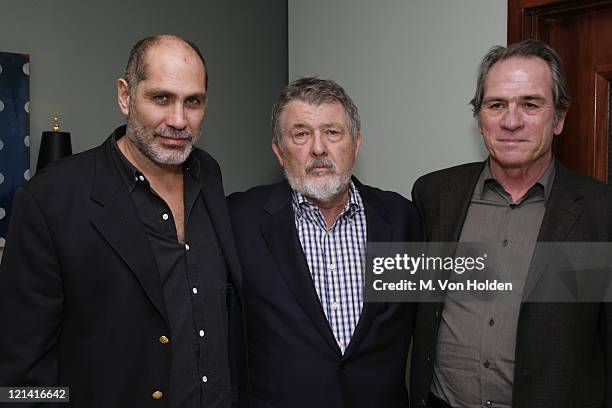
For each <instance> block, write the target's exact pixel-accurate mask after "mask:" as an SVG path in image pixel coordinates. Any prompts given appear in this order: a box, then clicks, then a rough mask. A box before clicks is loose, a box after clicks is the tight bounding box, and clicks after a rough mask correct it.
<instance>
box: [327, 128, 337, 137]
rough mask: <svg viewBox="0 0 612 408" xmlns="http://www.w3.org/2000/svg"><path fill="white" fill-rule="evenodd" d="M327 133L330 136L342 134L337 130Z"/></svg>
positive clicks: (330, 130)
mask: <svg viewBox="0 0 612 408" xmlns="http://www.w3.org/2000/svg"><path fill="white" fill-rule="evenodd" d="M327 133H328V134H330V135H332V136H337V135H339V134H340V132H339V131H337V130H336V129H329V130H328V131H327Z"/></svg>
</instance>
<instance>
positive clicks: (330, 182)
mask: <svg viewBox="0 0 612 408" xmlns="http://www.w3.org/2000/svg"><path fill="white" fill-rule="evenodd" d="M315 168H317V169H320V168H326V169H328V170H329V171H330V172H331V174H328V175H326V176H316V175H312V174H310V172H311V171H312V170H314V169H315ZM305 173H306V175H305V176H304V177H299V176H294V175H293V174H291V173H290V172H288V171H287V170H285V177H287V181H288V182H289V185H290V186H291V188H292V189H294V190H295V191H297V192H298V193H300V194H302V195H303V196H305V197H307V198H312V199H315V200H317V201H321V202H329V201H331V200H332V199H333V198H335V197H337V196H338V195H339V194H341V193H342V192H344V191H345V190H346V189H347V188H348V186H349V183H350V181H351V174H350V173H351V172H350V170H349V172H347V174H338V173H336V164H335V163H334V162H333V161H332V160H330V159H327V158H324V157H321V158H316V159H313V160H312V161H311V162H310V163H308V165H307V166H306V169H305Z"/></svg>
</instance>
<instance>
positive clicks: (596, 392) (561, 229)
mask: <svg viewBox="0 0 612 408" xmlns="http://www.w3.org/2000/svg"><path fill="white" fill-rule="evenodd" d="M555 165H556V166H557V167H556V176H555V179H554V182H553V186H552V190H551V195H550V198H549V202H548V204H547V206H546V211H545V214H544V218H543V221H542V225H541V228H540V232H539V236H538V241H541V242H595V241H597V242H603V241H610V238H611V228H610V217H609V213H610V209H611V207H610V204H611V202H610V198H609V197H610V195H609V190H608V189H607V187H606V186H605V185H604V184H602V183H599V182H597V181H595V180H594V179H592V178H589V177H586V176H583V175H580V174H578V173H575V172H573V171H570V170H568V169H567V168H565V167H563V166H562V165H560V164H559V163H558V162H556V163H555ZM483 166H484V163H471V164H466V165H462V166H457V167H452V168H450V169H446V170H441V171H437V172H434V173H431V174H428V175H425V176H423V177H421V178H419V179H418V180H417V181H416V183H415V185H414V188H413V191H412V197H413V199H414V202H415V204H416V205H417V207H418V208H419V210H420V212H421V216H422V218H423V223H424V226H425V234H426V238H427V240H428V241H433V242H435V241H441V242H456V241H458V240H459V236H460V234H461V229H462V227H463V222H464V221H465V217H466V214H467V210H468V206H469V203H470V199H471V197H472V193H473V191H474V187H475V185H476V182H477V180H478V177H479V175H480V173H481V171H482V169H483ZM541 273H542V271H541V270H538V269H535V270H534V269H533V268H532V269H531V270H530V271H529V274H528V277H527V283H526V288H527V287H529V284H530V283H531V282H534V281H537V279H538V277H539V274H541ZM442 308H443V304H442V303H423V304H420V305H419V308H418V313H417V319H416V326H415V335H414V348H413V355H412V367H411V379H410V393H411V394H410V395H411V398H410V400H411V403H412V406H413V407H419V406H425V401H426V399H427V395H428V393H429V387H430V384H431V379H432V371H433V366H432V362H433V360H434V358H435V351H436V339H437V331H438V326H439V322H440V317H441V314H442ZM516 336H517V339H516V352H515V371H514V385H513V390H512V406H513V407H517V408H524V407H529V408H539V407H541V408H550V407H555V408H564V407H568V408H569V407H603V406H605V407H612V378H611V376H610V370H611V369H612V307H611V305H610V304H607V303H523V304H522V305H521V310H520V314H519V322H518V331H517V335H516Z"/></svg>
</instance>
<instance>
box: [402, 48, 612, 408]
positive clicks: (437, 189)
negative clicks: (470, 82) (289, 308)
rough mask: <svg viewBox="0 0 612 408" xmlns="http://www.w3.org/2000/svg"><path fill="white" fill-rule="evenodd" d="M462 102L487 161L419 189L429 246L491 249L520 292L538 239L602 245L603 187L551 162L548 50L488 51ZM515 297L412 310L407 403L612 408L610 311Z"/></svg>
mask: <svg viewBox="0 0 612 408" xmlns="http://www.w3.org/2000/svg"><path fill="white" fill-rule="evenodd" d="M471 104H472V106H473V108H474V115H475V117H476V119H477V122H478V127H479V129H480V132H481V134H482V136H483V139H484V143H485V145H486V148H487V150H488V152H489V158H488V159H487V160H486V161H485V162H481V163H471V164H465V165H461V166H456V167H452V168H449V169H445V170H440V171H437V172H434V173H431V174H428V175H426V176H423V177H421V178H420V179H419V180H417V182H416V183H415V185H414V189H413V199H414V202H415V204H416V205H417V207H418V208H419V210H420V211H421V215H422V217H423V221H424V226H425V234H426V238H427V240H428V241H434V242H493V243H499V244H500V245H499V246H500V248H501V250H500V256H501V257H502V258H503V259H504V260H507V262H505V263H504V267H505V268H506V269H507V273H508V276H511V277H512V278H513V280H514V281H515V282H516V283H517V284H518V285H517V287H520V288H523V287H524V285H525V283H526V282H528V278H530V279H532V278H534V277H537V276H538V273H540V272H541V271H539V270H537V269H538V268H535V270H534V269H530V268H528V267H523V268H521V267H520V265H524V266H526V265H530V264H531V265H533V264H532V263H531V261H532V258H534V253H535V249H536V242H607V241H610V238H611V231H610V222H609V211H610V200H609V192H608V189H607V188H606V186H605V185H604V184H602V183H600V182H598V181H596V180H594V179H592V178H589V177H586V176H583V175H580V174H577V173H575V172H573V171H571V170H569V169H567V168H565V167H564V166H563V165H561V164H560V163H559V162H558V161H557V160H556V159H555V158H554V156H553V152H552V143H553V138H554V137H555V136H556V135H559V134H560V133H561V131H562V130H563V124H564V121H565V116H566V113H567V109H568V107H569V104H570V96H569V94H568V90H567V85H566V82H565V77H564V74H563V71H562V68H561V63H560V60H559V58H558V56H557V54H556V53H555V51H554V50H553V49H552V48H550V47H549V46H548V45H546V44H545V43H543V42H541V41H534V40H527V41H524V42H521V43H517V44H513V45H511V46H509V47H507V48H505V47H494V48H492V49H491V50H490V51H489V53H488V54H487V55H486V56H485V57H484V59H483V60H482V63H481V65H480V69H479V73H478V81H477V89H476V94H475V96H474V98H473V99H472V101H471ZM534 259H535V258H534ZM504 273H506V272H504ZM536 279H537V278H536ZM524 295H525V293H522V294H521V296H518V297H516V298H515V299H514V300H512V301H509V300H508V299H507V298H506V299H505V300H503V301H502V300H501V298H500V297H499V296H500V295H497V294H496V292H490V293H489V294H488V296H490V297H489V299H488V300H487V301H484V300H483V301H477V300H473V301H468V302H466V301H461V299H460V298H459V297H457V296H455V295H454V294H453V293H447V294H446V296H445V299H444V302H442V303H423V304H421V305H419V310H418V314H417V320H416V326H415V337H414V348H413V355H412V356H413V358H412V367H411V386H410V389H411V403H412V404H411V406H413V407H419V406H421V407H431V408H448V407H471V408H475V407H485V408H490V407H503V408H508V407H517V408H523V407H529V408H540V407H541V408H549V407H555V408H563V407H567V408H569V407H604V406H605V407H610V406H612V381H611V379H610V370H611V369H612V359H611V356H612V309H611V307H610V304H607V303H543V302H540V303H536V302H524V301H522V300H521V297H522V296H524Z"/></svg>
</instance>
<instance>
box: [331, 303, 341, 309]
mask: <svg viewBox="0 0 612 408" xmlns="http://www.w3.org/2000/svg"><path fill="white" fill-rule="evenodd" d="M331 307H332V309H334V310H338V309H340V303H337V302H334V303H332V305H331Z"/></svg>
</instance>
